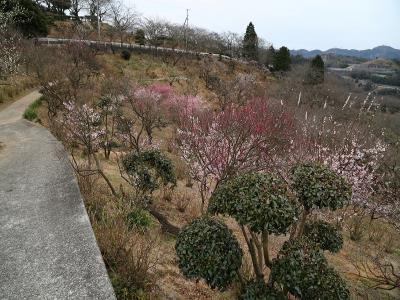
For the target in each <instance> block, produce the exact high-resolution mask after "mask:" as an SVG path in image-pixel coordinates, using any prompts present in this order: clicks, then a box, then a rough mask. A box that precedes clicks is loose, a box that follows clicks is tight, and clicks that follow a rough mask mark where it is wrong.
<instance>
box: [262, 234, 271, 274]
mask: <svg viewBox="0 0 400 300" xmlns="http://www.w3.org/2000/svg"><path fill="white" fill-rule="evenodd" d="M268 238H269V236H268V232H267V231H266V230H263V232H262V235H261V239H262V245H263V251H264V261H265V265H266V266H267V267H268V268H270V269H271V258H270V257H269V249H268Z"/></svg>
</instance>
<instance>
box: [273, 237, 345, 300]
mask: <svg viewBox="0 0 400 300" xmlns="http://www.w3.org/2000/svg"><path fill="white" fill-rule="evenodd" d="M271 278H272V280H273V281H276V282H278V283H280V284H281V285H282V286H283V287H284V288H285V289H286V290H288V291H289V292H290V293H291V294H293V295H294V296H296V297H298V298H301V299H310V300H311V299H349V291H348V290H347V287H346V283H345V282H344V281H343V279H342V278H341V277H340V276H339V275H338V274H337V273H336V272H335V271H334V270H333V269H332V268H330V267H329V266H328V263H327V261H326V258H325V257H324V255H323V253H322V252H321V251H320V250H319V249H318V247H317V245H316V244H314V243H312V242H310V241H308V240H307V239H305V238H301V239H297V240H291V241H290V240H289V241H287V242H285V243H284V245H283V246H282V249H281V250H280V251H279V253H278V256H277V258H275V259H274V260H273V262H272V270H271ZM327 295H329V296H332V295H336V296H337V297H333V298H329V296H327Z"/></svg>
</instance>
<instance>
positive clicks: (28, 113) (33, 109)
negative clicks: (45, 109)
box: [23, 98, 42, 121]
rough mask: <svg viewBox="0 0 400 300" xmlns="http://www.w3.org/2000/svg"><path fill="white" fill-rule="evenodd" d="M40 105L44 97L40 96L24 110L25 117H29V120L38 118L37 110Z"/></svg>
mask: <svg viewBox="0 0 400 300" xmlns="http://www.w3.org/2000/svg"><path fill="white" fill-rule="evenodd" d="M40 105H42V98H39V99H37V100H36V101H34V102H32V103H31V104H30V105H29V106H28V107H27V108H26V109H25V111H24V115H23V117H24V119H27V120H29V121H33V120H35V119H37V110H38V108H39V107H40Z"/></svg>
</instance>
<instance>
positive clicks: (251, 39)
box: [243, 22, 258, 60]
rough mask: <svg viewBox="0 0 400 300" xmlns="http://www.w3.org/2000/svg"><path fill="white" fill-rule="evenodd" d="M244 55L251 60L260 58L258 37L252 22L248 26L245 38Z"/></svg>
mask: <svg viewBox="0 0 400 300" xmlns="http://www.w3.org/2000/svg"><path fill="white" fill-rule="evenodd" d="M243 56H244V57H245V58H247V59H250V60H257V59H258V37H257V33H256V31H255V29H254V25H253V23H252V22H250V23H249V25H248V26H247V29H246V33H245V35H244V38H243Z"/></svg>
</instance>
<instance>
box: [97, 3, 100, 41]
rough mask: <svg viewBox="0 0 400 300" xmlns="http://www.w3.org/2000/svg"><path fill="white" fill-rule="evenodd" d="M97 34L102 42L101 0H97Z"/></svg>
mask: <svg viewBox="0 0 400 300" xmlns="http://www.w3.org/2000/svg"><path fill="white" fill-rule="evenodd" d="M97 36H98V39H99V42H100V0H97Z"/></svg>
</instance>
